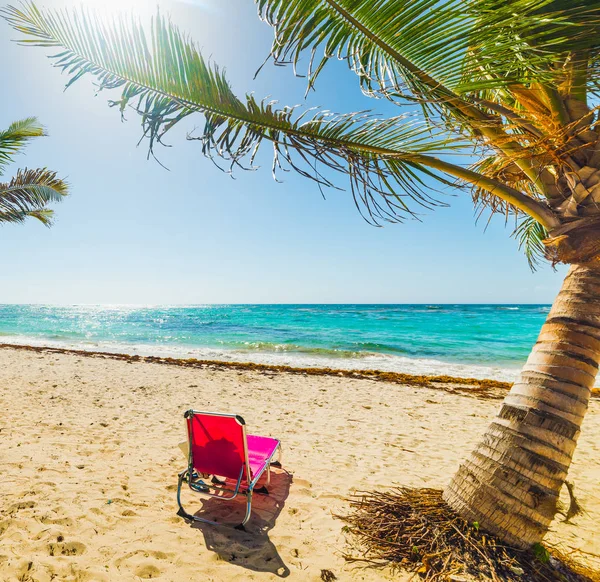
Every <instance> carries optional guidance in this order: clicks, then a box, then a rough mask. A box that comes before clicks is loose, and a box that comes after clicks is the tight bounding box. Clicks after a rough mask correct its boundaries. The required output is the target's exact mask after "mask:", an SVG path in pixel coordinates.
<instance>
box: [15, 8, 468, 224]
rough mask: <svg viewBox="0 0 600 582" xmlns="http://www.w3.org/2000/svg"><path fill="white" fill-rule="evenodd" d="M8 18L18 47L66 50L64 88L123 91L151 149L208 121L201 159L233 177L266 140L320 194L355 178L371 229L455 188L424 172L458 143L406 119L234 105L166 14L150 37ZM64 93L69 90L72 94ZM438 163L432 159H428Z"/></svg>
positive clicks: (89, 21)
mask: <svg viewBox="0 0 600 582" xmlns="http://www.w3.org/2000/svg"><path fill="white" fill-rule="evenodd" d="M3 15H4V17H5V18H6V19H7V20H8V21H9V22H10V24H11V25H12V26H13V27H14V28H15V29H16V30H18V31H20V32H22V33H24V34H25V35H26V38H24V39H22V40H21V42H23V43H25V44H33V45H38V46H43V47H60V48H61V51H60V52H59V53H58V54H56V55H54V56H53V57H52V58H53V59H54V60H55V65H56V66H58V67H60V68H61V69H62V70H63V71H65V72H67V73H68V74H69V75H70V80H69V83H68V85H70V84H71V83H73V82H74V81H76V80H77V79H79V78H80V77H82V76H83V75H85V74H91V75H92V76H94V77H95V78H96V79H97V80H98V81H99V85H100V88H101V89H104V88H109V89H116V88H118V89H120V90H121V97H120V99H118V100H115V101H112V102H111V104H112V105H114V106H118V107H119V108H120V110H121V111H124V110H125V108H126V107H128V106H131V107H133V109H134V110H135V111H137V112H138V113H139V114H140V115H141V120H142V126H143V131H144V135H145V136H147V137H148V138H149V140H150V150H151V151H152V148H153V147H154V145H155V144H156V143H157V142H160V141H161V139H162V138H163V136H164V134H165V133H166V132H167V131H168V130H169V129H170V128H171V127H173V125H175V124H176V123H178V122H180V121H181V120H182V119H184V118H186V117H187V116H189V115H191V114H192V113H202V114H203V115H204V118H205V124H204V128H203V131H202V133H201V135H200V136H198V137H193V136H192V139H198V140H200V141H201V143H202V151H203V153H204V154H205V155H207V156H209V157H213V156H215V155H216V156H219V157H221V158H224V159H225V160H228V161H229V164H230V168H231V167H233V166H236V165H239V166H242V165H243V163H244V159H245V158H247V159H248V163H249V164H250V165H252V163H253V160H254V156H255V154H256V152H257V150H258V148H259V147H260V146H261V145H262V144H263V142H264V141H265V140H268V141H270V142H272V143H273V148H274V162H273V169H274V172H276V171H277V170H278V169H279V168H281V167H284V166H288V167H291V168H293V169H295V170H296V171H298V172H299V173H300V174H301V175H303V176H306V177H309V178H311V179H313V180H315V181H317V182H318V183H319V185H324V186H333V185H334V182H332V178H331V175H330V174H331V173H330V172H328V171H327V170H333V171H334V172H337V173H340V174H344V175H346V176H348V177H349V179H350V185H351V189H352V193H353V196H354V200H355V202H356V204H357V206H358V207H359V209H360V210H361V211H362V213H363V215H364V216H365V217H367V218H368V219H369V220H371V221H372V222H378V221H379V220H388V221H396V220H400V219H402V217H403V216H406V215H407V214H409V215H410V214H413V213H414V210H413V209H412V208H409V206H408V202H410V200H412V201H416V202H417V203H418V204H420V205H422V206H425V207H430V206H432V205H435V204H439V203H440V201H439V200H438V199H437V198H436V197H434V195H433V194H432V189H431V187H429V186H428V185H426V184H425V178H426V177H430V178H434V179H436V180H437V181H438V183H441V184H443V185H448V184H449V182H448V181H447V180H446V179H445V178H444V177H443V175H442V174H440V173H438V172H437V171H435V170H432V169H430V168H428V167H427V165H426V164H425V163H424V162H426V161H427V159H428V158H427V156H425V155H423V154H424V153H427V154H429V155H431V154H434V153H436V152H437V151H441V150H443V149H449V150H452V149H460V148H462V147H463V146H464V144H463V143H462V142H461V141H459V140H448V139H447V138H443V136H439V135H436V134H435V133H434V134H432V132H431V128H428V127H426V126H424V125H422V124H418V123H415V122H414V120H413V119H412V118H410V117H409V118H407V117H406V116H400V117H394V118H391V119H386V120H382V119H379V118H376V117H374V116H372V115H369V114H367V113H364V112H362V113H352V114H345V115H334V114H331V113H329V112H325V111H321V110H317V111H305V112H304V113H302V114H301V115H298V113H297V111H296V109H295V108H290V107H283V108H281V109H279V108H277V107H276V105H275V104H274V103H273V102H267V101H257V100H256V99H255V98H254V97H253V96H252V95H247V96H246V98H245V100H241V99H238V98H237V97H236V96H235V95H234V93H233V92H232V91H231V88H230V86H229V84H228V83H227V80H226V79H225V77H224V75H223V73H222V72H221V71H220V70H219V68H218V67H216V66H214V65H209V64H208V63H206V61H205V60H204V59H203V58H202V56H201V54H200V53H199V52H198V51H197V49H196V47H195V45H194V44H193V43H192V42H191V41H189V40H188V39H187V38H186V37H184V36H183V35H182V34H181V33H180V32H179V31H178V30H177V28H176V27H175V26H173V25H172V24H171V22H170V21H169V20H168V19H165V18H164V17H163V16H162V15H161V14H160V13H157V15H156V16H155V17H154V18H153V21H152V26H151V31H150V34H149V35H147V34H146V33H145V32H144V30H143V29H142V27H141V26H140V24H139V22H138V21H136V20H134V19H133V18H130V19H128V18H125V17H120V18H119V19H118V20H117V21H115V24H114V26H107V24H106V23H104V22H102V21H100V20H99V19H98V18H97V17H95V16H93V15H92V14H90V13H89V12H86V11H85V10H81V11H79V12H73V13H71V14H69V13H65V12H51V11H45V12H41V11H40V10H38V9H37V8H36V7H35V6H34V5H33V4H29V5H26V6H25V7H24V8H23V9H17V8H14V7H8V8H7V9H5V10H4V11H3ZM68 85H67V86H68ZM432 159H433V158H432Z"/></svg>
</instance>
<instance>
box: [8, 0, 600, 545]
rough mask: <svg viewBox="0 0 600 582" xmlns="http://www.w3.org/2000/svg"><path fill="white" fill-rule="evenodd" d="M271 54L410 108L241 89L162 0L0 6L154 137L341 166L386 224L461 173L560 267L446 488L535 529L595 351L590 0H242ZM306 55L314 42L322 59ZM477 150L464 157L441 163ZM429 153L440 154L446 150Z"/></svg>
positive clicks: (310, 168)
mask: <svg viewBox="0 0 600 582" xmlns="http://www.w3.org/2000/svg"><path fill="white" fill-rule="evenodd" d="M257 5H258V12H259V16H260V17H261V18H262V19H264V20H266V21H267V22H268V23H269V24H270V25H271V26H272V27H273V29H274V35H275V39H274V43H273V47H272V58H273V60H274V61H275V62H276V63H279V64H281V63H289V62H292V63H294V64H297V63H298V61H299V59H300V57H301V56H302V55H304V54H305V53H308V54H309V56H310V64H309V67H308V87H309V88H311V89H312V88H314V87H315V84H316V81H317V79H318V77H319V75H321V74H322V73H323V72H324V71H325V70H326V68H327V63H328V59H330V58H331V57H338V58H342V59H345V60H346V61H347V63H348V66H349V67H350V69H351V70H352V71H354V72H355V73H356V75H357V76H358V80H359V84H360V87H361V89H362V91H363V92H364V93H366V94H367V95H370V96H373V97H378V98H384V99H388V100H390V101H392V102H394V103H399V104H402V103H406V102H411V103H414V104H415V105H416V106H417V108H418V110H419V112H420V115H419V116H418V118H416V117H415V116H406V115H399V116H396V117H393V118H390V119H381V118H378V117H375V116H373V115H371V114H370V113H364V112H362V113H348V114H341V115H335V114H331V113H329V112H326V111H323V110H317V111H311V110H308V111H304V112H303V113H299V112H298V111H297V110H296V108H292V107H278V106H277V105H276V104H275V103H273V102H270V101H258V100H256V99H255V98H254V97H253V96H252V95H246V96H245V97H244V98H241V99H240V98H238V97H237V96H236V95H234V93H233V92H232V90H231V88H230V86H229V85H228V83H227V80H226V78H225V76H224V75H223V73H222V72H221V70H220V69H219V68H218V67H217V66H215V65H212V64H209V63H207V61H205V60H204V59H203V57H202V56H201V54H200V53H199V52H198V50H197V49H196V47H195V45H194V43H193V42H191V41H190V40H189V39H188V38H187V37H186V36H185V35H183V34H182V33H180V32H179V31H178V29H177V28H176V27H175V26H174V25H173V24H171V22H170V21H169V20H168V19H166V18H165V17H163V16H162V15H161V14H160V13H158V14H157V15H156V16H155V17H154V18H153V21H152V26H151V29H150V30H149V31H145V30H144V29H143V27H142V26H141V25H140V23H139V22H138V21H137V20H136V19H135V18H129V17H118V18H116V19H115V20H113V21H112V23H111V24H106V23H105V22H103V21H102V20H101V19H99V18H98V17H96V16H94V15H93V14H91V13H89V12H86V11H85V10H83V9H82V10H81V11H72V12H69V11H62V12H52V11H41V10H39V9H38V8H37V7H36V6H35V5H34V4H25V5H24V6H23V7H21V8H15V7H8V8H6V9H5V10H4V12H3V15H4V18H5V19H6V20H8V22H9V23H10V24H11V25H12V26H13V28H14V29H16V30H17V31H19V32H20V33H22V35H23V37H22V39H21V41H22V42H23V43H25V44H30V45H36V46H42V47H48V48H53V49H56V48H58V50H59V53H58V54H55V55H53V56H52V58H53V59H54V64H55V66H57V67H59V68H60V69H62V70H63V71H64V72H65V73H67V74H68V75H69V77H70V80H69V83H68V84H69V85H70V84H71V83H73V82H74V81H76V80H77V79H79V78H80V77H82V76H83V75H85V74H89V75H90V76H92V77H94V78H95V79H96V81H97V82H98V83H99V86H100V88H102V89H104V88H106V89H120V91H121V95H120V98H118V99H116V100H114V101H110V102H109V103H110V105H111V106H115V107H117V108H118V109H119V110H120V111H121V112H124V111H125V109H126V108H131V109H133V110H135V111H137V112H138V113H139V114H140V116H141V123H142V127H143V134H144V136H145V137H147V138H148V139H149V147H150V151H153V148H154V147H155V146H156V144H157V143H160V142H161V139H162V138H163V136H164V135H165V133H166V132H168V131H169V129H170V128H171V127H173V126H174V125H176V124H178V123H179V122H181V121H182V120H183V119H184V118H186V117H188V116H190V115H193V114H201V115H203V116H204V120H205V124H204V127H203V130H202V132H201V133H200V134H199V135H191V136H189V138H190V139H196V140H199V141H200V146H201V148H202V152H203V153H204V154H205V155H206V156H210V157H213V156H215V157H217V156H218V157H220V158H223V159H225V160H226V161H227V162H228V164H229V165H230V167H231V168H233V167H235V166H244V164H245V163H246V164H249V165H250V166H251V165H252V163H253V159H254V155H255V153H256V151H257V150H258V149H259V147H260V146H261V145H263V144H264V142H270V143H271V144H272V147H273V150H274V161H273V168H274V171H275V172H277V171H278V170H280V169H282V168H285V169H289V168H292V169H294V170H295V171H297V172H299V173H300V174H301V175H303V176H305V177H306V178H309V179H312V180H314V181H315V182H317V184H318V185H319V187H328V186H334V185H335V184H336V183H337V182H336V177H337V176H340V175H345V176H347V177H348V178H349V183H350V190H351V192H352V195H353V198H354V202H355V203H356V205H357V207H358V208H359V210H360V211H361V213H362V214H363V216H364V217H365V218H366V219H367V220H369V221H371V222H374V223H381V222H386V221H387V222H396V221H401V220H402V219H403V218H405V217H407V216H408V217H410V216H412V215H413V214H414V213H415V212H416V210H418V209H419V206H421V207H426V208H429V207H433V206H435V205H436V204H438V203H439V202H440V199H439V196H438V195H437V194H435V192H434V191H433V190H432V188H431V187H430V186H429V183H431V181H437V183H438V184H440V185H446V186H448V185H450V186H455V187H459V188H462V189H463V190H467V191H469V192H470V193H471V195H472V197H473V201H474V203H475V205H476V207H478V208H479V209H480V210H481V211H488V212H490V213H491V214H500V215H501V216H504V217H506V219H508V218H510V219H511V220H513V219H514V220H515V231H514V234H515V235H516V236H517V237H518V240H519V242H520V243H521V246H522V247H523V249H524V250H525V253H526V255H527V257H528V259H529V261H530V264H531V265H532V266H535V264H536V263H537V262H538V261H540V260H544V259H547V260H549V261H551V262H552V263H553V264H555V263H567V264H570V265H571V268H570V270H569V273H568V275H567V277H566V279H565V282H564V285H563V287H562V289H561V291H560V293H559V295H558V298H557V299H556V302H555V303H554V305H553V307H552V309H551V311H550V313H549V315H548V318H547V320H546V323H545V324H544V326H543V328H542V331H541V333H540V336H539V339H538V341H537V343H536V344H535V347H534V348H533V351H532V353H531V355H530V357H529V359H528V360H527V363H526V364H525V366H524V368H523V371H522V373H521V375H520V378H519V379H518V380H517V382H516V383H515V384H514V386H513V388H512V390H511V391H510V394H509V395H508V396H507V397H506V399H505V401H504V403H503V405H502V408H501V409H500V412H499V413H498V416H497V417H496V418H495V420H493V422H492V423H491V425H490V427H489V428H488V430H487V432H486V433H485V434H484V436H483V438H482V439H481V442H480V443H479V445H478V446H477V447H476V449H475V450H474V451H473V453H472V455H471V456H470V458H469V459H467V460H466V461H465V462H464V463H463V464H462V465H461V466H460V469H459V470H458V472H457V473H456V475H455V476H454V478H453V479H452V481H451V482H450V484H449V485H448V487H447V489H446V490H445V494H444V495H445V499H446V501H447V503H448V504H449V505H450V506H451V507H452V508H454V509H455V510H456V511H458V512H459V513H460V514H461V515H462V516H464V517H466V518H467V519H468V520H470V521H477V522H478V523H479V524H480V527H482V528H484V529H486V530H488V531H489V532H492V533H494V534H496V535H498V536H500V537H501V538H503V539H504V540H505V541H506V542H508V543H510V544H513V545H516V546H519V547H527V546H529V545H531V544H534V543H536V542H539V541H540V540H541V539H542V538H543V536H544V534H545V532H546V531H547V529H548V527H549V524H550V522H551V520H552V519H553V517H554V515H555V512H556V504H557V499H558V495H559V491H560V489H561V487H562V485H563V483H564V481H565V477H566V475H567V471H568V468H569V465H570V463H571V458H572V455H573V451H574V449H575V445H576V442H577V437H578V436H579V432H580V426H581V422H582V419H583V416H584V414H585V411H586V408H587V406H588V400H589V397H590V391H591V387H592V386H593V383H594V380H595V377H596V372H597V369H598V362H599V360H600V262H599V256H600V206H599V205H598V203H599V202H600V139H599V136H600V117H599V115H598V114H597V110H596V109H597V108H596V99H597V96H598V91H599V89H600V87H599V82H600V35H599V34H598V33H599V32H600V2H598V1H594V0H568V1H567V0H441V1H440V0H411V1H410V2H408V1H402V0H395V1H394V0H257ZM319 54H323V56H322V57H319V56H318V55H319ZM457 152H459V153H460V152H463V153H468V154H469V155H468V156H463V158H462V159H466V160H471V161H473V160H474V163H473V164H471V165H470V166H467V165H465V164H459V163H456V162H455V161H454V160H456V159H457V158H456V156H455V155H452V156H450V155H449V154H456V153H457ZM440 156H445V157H444V158H442V157H440Z"/></svg>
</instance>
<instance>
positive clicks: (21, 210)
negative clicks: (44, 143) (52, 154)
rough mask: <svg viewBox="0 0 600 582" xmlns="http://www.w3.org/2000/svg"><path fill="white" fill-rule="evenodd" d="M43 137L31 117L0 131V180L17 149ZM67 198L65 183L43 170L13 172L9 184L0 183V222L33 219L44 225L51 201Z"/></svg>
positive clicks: (50, 218)
mask: <svg viewBox="0 0 600 582" xmlns="http://www.w3.org/2000/svg"><path fill="white" fill-rule="evenodd" d="M42 135H45V134H44V129H43V127H42V126H41V125H40V124H39V123H38V121H37V119H36V118H35V117H28V118H27V119H22V120H20V121H15V122H14V123H11V124H10V126H9V127H8V129H6V130H4V131H0V177H1V176H2V175H3V173H4V170H5V168H6V166H7V165H8V164H10V163H11V162H12V161H13V158H14V156H15V155H16V154H18V153H19V152H20V151H21V149H22V148H23V147H24V146H25V145H26V144H27V142H29V141H30V140H32V139H33V138H35V137H40V136H42ZM66 195H67V184H66V182H64V181H63V180H61V179H60V178H57V177H56V172H51V171H50V170H48V169H47V168H39V169H36V170H28V169H27V168H25V169H24V170H17V175H16V176H15V177H14V178H12V179H11V180H10V182H7V183H6V182H5V183H3V182H0V222H23V221H24V220H25V219H27V218H30V217H32V218H37V219H38V220H39V221H40V222H42V223H43V224H45V225H46V226H50V224H51V223H52V214H53V211H52V210H51V209H49V208H48V204H50V203H51V202H59V201H60V200H62V198H63V197H64V196H66Z"/></svg>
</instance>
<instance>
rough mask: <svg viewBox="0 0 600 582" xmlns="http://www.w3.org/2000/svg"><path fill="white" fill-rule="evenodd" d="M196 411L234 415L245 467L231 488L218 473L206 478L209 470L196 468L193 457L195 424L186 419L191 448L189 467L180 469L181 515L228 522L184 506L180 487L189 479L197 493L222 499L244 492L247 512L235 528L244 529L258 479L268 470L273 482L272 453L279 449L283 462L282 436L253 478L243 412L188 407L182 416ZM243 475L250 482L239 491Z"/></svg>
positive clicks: (199, 520) (190, 414) (268, 476)
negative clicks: (194, 512) (242, 444)
mask: <svg viewBox="0 0 600 582" xmlns="http://www.w3.org/2000/svg"><path fill="white" fill-rule="evenodd" d="M196 414H202V415H207V416H220V417H225V418H235V420H236V421H237V423H238V424H239V425H240V426H241V427H242V435H243V442H244V462H243V464H242V468H241V470H240V475H239V477H238V480H237V482H236V484H235V487H234V488H233V489H231V488H228V487H219V486H218V485H223V484H224V483H223V482H221V481H219V480H218V479H217V475H213V479H212V480H211V481H210V482H206V481H204V479H208V477H210V474H206V473H201V474H199V473H198V472H197V471H196V468H195V467H194V458H193V452H192V441H193V438H192V437H193V434H192V432H193V428H190V427H191V426H193V425H191V424H188V423H187V422H186V428H187V433H188V451H189V452H188V467H187V469H185V470H184V471H182V472H181V473H179V480H178V482H177V504H178V505H179V511H178V515H180V516H181V517H183V518H184V519H187V520H190V521H197V522H202V523H210V524H212V525H225V524H223V523H219V522H217V521H212V520H210V519H204V518H202V517H198V516H196V515H192V514H190V513H188V512H187V511H186V510H185V509H184V508H183V505H182V504H181V487H182V485H183V483H184V482H186V483H187V484H188V486H189V488H190V489H191V490H192V491H194V492H196V493H200V494H201V495H206V496H208V497H217V498H218V499H222V500H223V501H231V500H232V499H235V498H236V497H237V496H238V494H239V493H241V494H242V495H245V496H246V514H245V516H244V519H243V520H242V522H241V523H240V524H239V525H237V526H235V529H241V530H244V529H245V528H244V525H245V524H246V523H247V522H248V520H249V519H250V514H251V513H252V495H253V493H254V487H255V486H256V484H257V483H258V481H259V479H260V478H261V477H262V475H263V474H264V472H265V471H266V472H267V485H269V484H270V483H271V464H272V463H273V462H274V461H273V457H274V456H275V453H276V452H279V457H278V459H279V460H278V461H277V462H278V463H279V465H281V458H282V452H281V442H280V441H279V440H277V439H275V440H277V446H276V447H275V449H274V451H273V453H272V454H271V456H270V457H269V458H268V459H267V462H266V463H265V465H264V467H263V469H262V470H261V471H260V472H259V473H258V474H256V475H255V476H254V478H253V479H252V474H251V472H250V463H249V455H248V439H247V436H246V422H245V421H244V419H243V418H242V417H241V416H239V415H238V414H227V413H222V412H205V411H199V410H187V411H186V412H185V414H184V415H183V416H184V418H185V419H186V421H187V419H190V418H192V417H193V416H194V415H196ZM244 476H245V477H246V483H247V484H248V486H247V488H246V490H245V491H240V487H241V485H242V481H243V480H244ZM211 490H212V491H216V493H211ZM256 492H257V493H258V492H259V490H258V489H257V490H256ZM219 493H230V494H231V495H230V496H228V497H225V496H223V495H219ZM266 493H268V491H266Z"/></svg>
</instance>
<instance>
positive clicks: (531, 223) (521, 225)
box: [512, 215, 548, 271]
mask: <svg viewBox="0 0 600 582" xmlns="http://www.w3.org/2000/svg"><path fill="white" fill-rule="evenodd" d="M512 236H514V237H515V238H516V240H517V242H518V243H519V249H520V250H522V251H523V252H524V253H525V256H526V257H527V262H528V263H529V267H530V268H531V270H532V271H535V270H536V269H537V267H538V266H539V265H540V264H541V263H542V262H543V261H545V260H546V254H545V252H546V247H545V246H544V242H543V241H544V239H546V238H547V237H548V231H547V230H546V229H545V228H544V227H543V226H542V225H541V224H540V223H539V222H537V221H535V220H533V219H532V218H531V217H530V216H527V215H520V216H519V218H518V219H517V225H516V227H515V230H514V231H513V233H512Z"/></svg>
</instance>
